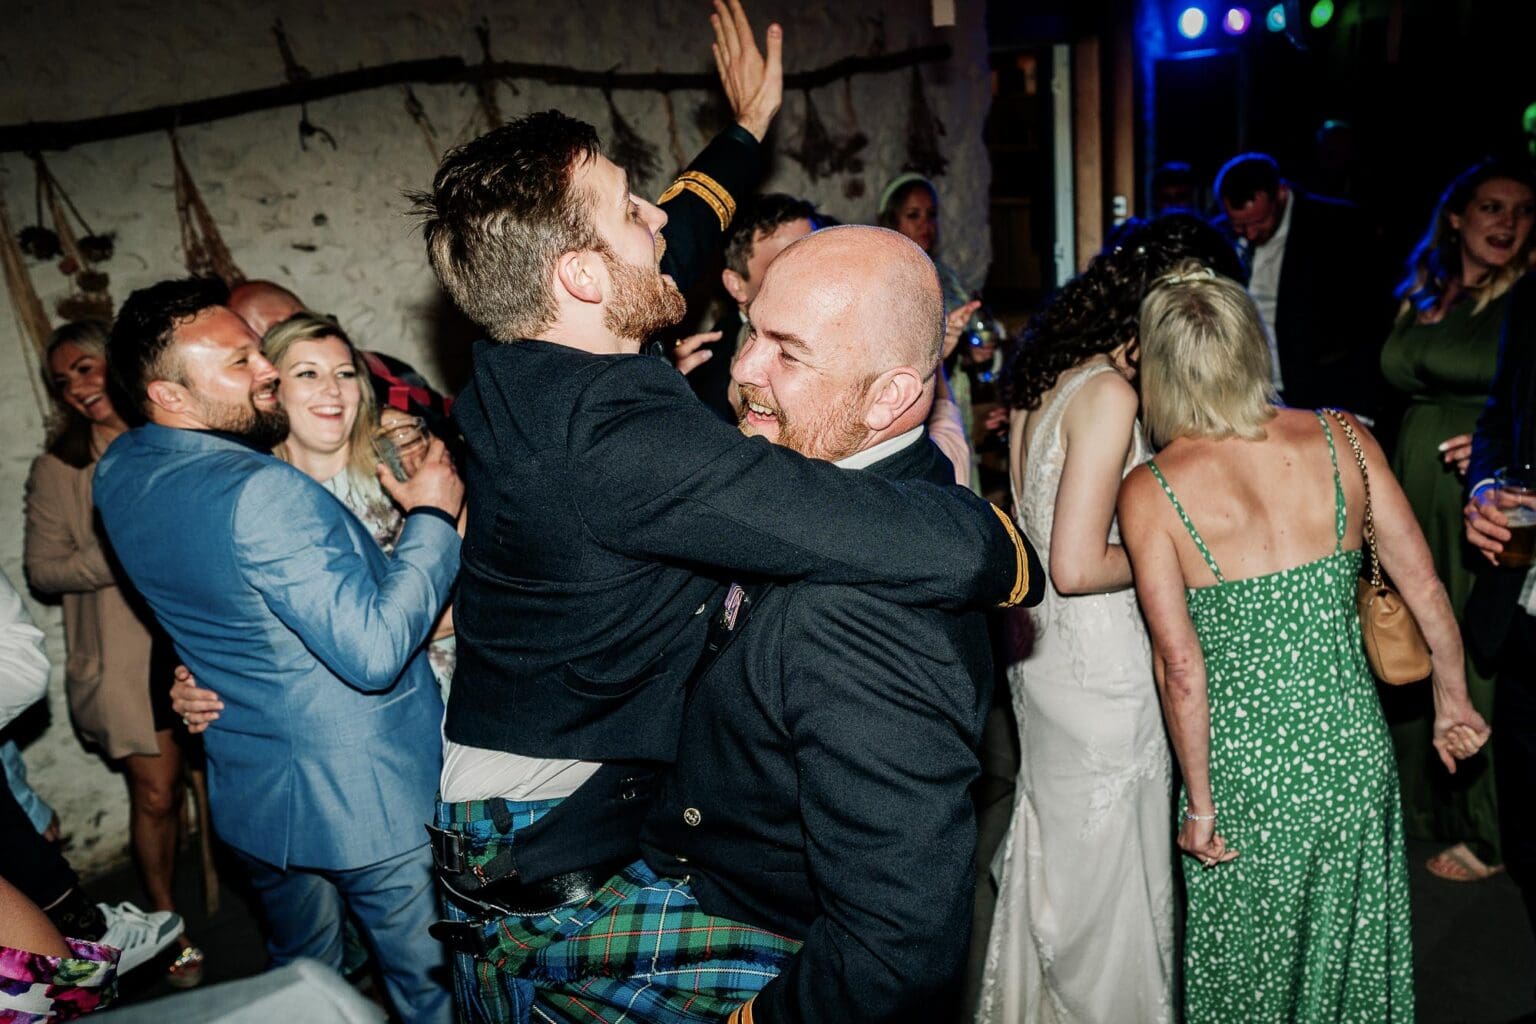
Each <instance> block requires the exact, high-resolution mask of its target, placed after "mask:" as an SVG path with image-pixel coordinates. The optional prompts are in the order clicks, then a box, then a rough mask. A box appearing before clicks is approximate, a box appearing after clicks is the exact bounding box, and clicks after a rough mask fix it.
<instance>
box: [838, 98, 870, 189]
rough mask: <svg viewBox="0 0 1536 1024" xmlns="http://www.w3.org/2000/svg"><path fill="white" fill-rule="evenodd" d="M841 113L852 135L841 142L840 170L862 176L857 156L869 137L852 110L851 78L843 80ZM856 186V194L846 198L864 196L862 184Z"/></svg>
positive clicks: (862, 166) (862, 162) (867, 142)
mask: <svg viewBox="0 0 1536 1024" xmlns="http://www.w3.org/2000/svg"><path fill="white" fill-rule="evenodd" d="M843 113H844V115H845V116H846V117H847V118H848V125H849V127H850V128H852V129H853V134H851V135H849V136H848V137H847V138H846V139H844V140H843V167H842V169H843V171H845V172H846V173H848V174H863V173H864V161H863V160H862V159H860V158H859V155H858V154H859V153H860V152H861V151H862V150H863V149H864V147H865V146H867V145H869V136H867V135H865V134H864V130H863V129H862V128H860V127H859V114H858V111H856V110H854V109H853V79H852V78H845V79H843ZM854 184H855V183H854V182H849V183H848V187H849V188H852V187H853V186H854ZM857 184H858V194H857V195H850V196H849V197H848V198H850V199H856V198H858V196H861V195H863V194H864V183H863V182H858V183H857Z"/></svg>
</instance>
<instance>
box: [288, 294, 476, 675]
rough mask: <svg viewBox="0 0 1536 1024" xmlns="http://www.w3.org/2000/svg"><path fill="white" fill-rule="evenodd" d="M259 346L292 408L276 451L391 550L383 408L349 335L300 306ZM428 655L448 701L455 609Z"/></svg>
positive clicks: (394, 513)
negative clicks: (380, 471)
mask: <svg viewBox="0 0 1536 1024" xmlns="http://www.w3.org/2000/svg"><path fill="white" fill-rule="evenodd" d="M261 348H262V354H263V355H265V356H266V357H267V359H268V360H270V361H271V362H272V364H273V365H274V366H276V367H277V372H278V388H277V393H278V398H279V399H280V400H281V403H282V406H283V409H284V411H285V412H286V413H287V414H288V438H287V440H285V441H283V442H282V443H281V444H279V445H277V447H275V448H274V449H273V450H272V454H274V455H276V456H277V457H278V458H280V459H282V460H283V461H284V462H288V463H291V464H292V465H293V466H294V468H295V469H298V470H300V471H301V472H303V473H304V475H306V476H308V477H310V478H311V479H312V480H314V481H315V482H317V483H319V484H320V486H322V487H324V488H325V489H326V490H328V491H330V492H331V493H332V494H334V495H335V496H336V497H337V498H338V499H339V500H340V501H341V503H342V504H343V505H345V506H347V508H348V510H350V511H351V512H352V514H353V515H355V516H357V518H358V519H359V520H361V521H362V523H363V525H364V526H366V527H368V530H369V532H370V533H372V534H373V538H374V540H376V541H378V543H379V546H380V547H381V548H383V549H384V552H385V554H389V553H391V552H392V551H393V550H394V546H395V540H396V539H397V538H398V537H399V535H400V529H401V527H402V525H403V524H404V518H403V516H402V515H401V512H400V510H399V509H398V508H397V507H396V506H395V505H394V504H393V503H392V502H391V501H390V500H389V497H388V496H387V495H386V494H385V493H384V489H383V487H382V486H381V485H380V484H379V481H378V477H377V475H376V473H375V467H376V466H377V465H378V462H379V456H378V453H377V452H376V450H375V448H374V438H375V436H376V435H377V434H378V432H379V426H380V424H379V411H378V407H377V404H376V399H375V397H374V393H373V388H372V387H371V386H368V385H367V384H366V382H365V381H364V379H363V377H362V373H363V363H362V360H361V359H360V357H359V356H358V354H357V350H356V349H355V348H354V347H353V345H352V341H351V339H350V338H348V337H347V335H346V333H345V332H344V331H343V330H342V329H341V325H340V324H338V323H337V322H336V321H335V320H333V319H331V318H330V317H328V316H320V315H318V314H315V313H310V312H299V313H295V314H294V315H293V316H291V317H289V318H288V319H286V320H284V321H282V322H281V323H278V324H275V325H273V326H272V327H271V328H269V329H268V330H267V333H266V334H265V335H263V337H262V339H261ZM427 655H428V660H429V661H430V662H431V665H432V674H433V675H434V676H435V677H436V678H437V682H438V686H439V689H440V690H441V691H442V696H443V699H444V701H446V700H447V699H448V683H449V681H450V680H451V679H452V678H453V665H454V660H455V654H454V640H453V617H452V614H451V612H445V613H444V616H443V619H442V620H441V621H440V622H439V624H438V627H437V629H436V631H435V632H434V633H433V642H432V644H431V645H430V646H429V647H428V649H427Z"/></svg>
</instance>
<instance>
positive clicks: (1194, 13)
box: [1179, 0, 1326, 39]
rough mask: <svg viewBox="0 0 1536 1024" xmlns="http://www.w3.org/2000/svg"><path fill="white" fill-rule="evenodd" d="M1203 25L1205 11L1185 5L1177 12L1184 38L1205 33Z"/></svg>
mask: <svg viewBox="0 0 1536 1024" xmlns="http://www.w3.org/2000/svg"><path fill="white" fill-rule="evenodd" d="M1325 2H1326V0H1325ZM1205 26H1206V18H1205V12H1204V11H1202V10H1201V9H1200V8H1198V7H1186V8H1184V10H1183V11H1182V12H1181V13H1180V14H1179V35H1181V36H1183V37H1184V38H1185V39H1199V38H1200V37H1201V36H1203V35H1204V34H1205Z"/></svg>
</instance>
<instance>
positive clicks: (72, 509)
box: [25, 320, 202, 985]
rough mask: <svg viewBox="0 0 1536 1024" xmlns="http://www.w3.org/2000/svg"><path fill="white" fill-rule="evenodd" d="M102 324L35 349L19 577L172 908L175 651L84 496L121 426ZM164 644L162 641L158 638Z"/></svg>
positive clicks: (160, 895) (149, 869)
mask: <svg viewBox="0 0 1536 1024" xmlns="http://www.w3.org/2000/svg"><path fill="white" fill-rule="evenodd" d="M106 339H107V325H106V324H105V323H102V322H100V321H96V320H80V321H75V322H73V323H69V324H65V325H64V326H63V327H60V328H59V329H58V330H57V331H55V332H54V334H53V337H52V338H51V339H50V340H49V343H48V348H47V351H46V353H45V368H44V369H45V373H44V379H45V380H46V382H47V384H48V388H49V391H50V392H51V393H52V395H53V398H54V403H55V415H54V419H53V424H52V429H51V430H50V433H49V440H48V445H47V450H46V451H45V452H44V453H43V454H42V455H40V456H38V457H37V459H36V461H34V462H33V463H32V474H31V477H30V478H29V479H28V481H27V499H26V538H25V559H26V569H27V579H28V581H29V582H30V583H31V585H32V586H33V587H34V588H35V589H37V590H39V591H42V592H43V593H47V594H57V595H59V596H60V599H61V603H62V604H63V606H64V645H65V650H66V652H67V660H66V661H65V664H64V691H65V694H66V695H67V696H68V698H69V707H70V714H71V717H72V718H73V719H74V722H75V725H76V727H77V728H78V729H79V731H80V735H81V736H82V737H84V738H85V740H86V741H87V742H88V743H90V744H91V745H92V746H94V747H97V748H98V749H99V750H100V751H101V753H102V754H103V755H104V756H105V757H106V758H107V759H108V760H110V761H113V762H114V763H116V764H118V765H120V766H121V767H122V769H123V774H124V775H125V776H126V778H127V782H128V801H129V821H130V830H131V833H132V837H133V852H134V859H135V861H136V862H137V864H138V867H139V870H140V873H141V875H142V877H143V880H144V888H145V891H146V894H147V895H148V897H149V899H148V905H149V907H150V909H152V910H157V911H158V910H174V909H175V905H174V902H173V899H172V895H171V880H172V873H173V869H174V864H175V850H176V822H177V818H178V812H179V809H180V806H181V797H182V781H181V751H180V748H179V747H177V745H176V741H175V739H174V736H173V733H172V727H173V726H174V725H175V723H176V719H175V716H174V715H173V714H172V713H171V711H170V708H169V705H168V703H167V697H166V694H167V691H168V689H169V688H170V683H171V679H170V676H171V669H172V666H173V661H172V658H173V655H171V653H170V647H169V641H166V640H165V639H164V637H163V636H162V637H159V638H158V640H159V643H157V642H156V640H155V639H152V637H151V632H150V628H149V626H148V625H147V623H146V622H145V620H143V619H141V618H140V616H139V614H138V613H137V612H136V611H135V604H136V601H135V600H133V599H131V598H130V597H129V590H130V588H127V587H125V586H123V585H122V584H123V583H124V582H125V581H123V580H120V579H119V578H118V576H117V572H118V571H120V570H118V569H117V568H116V563H115V562H114V561H113V560H112V559H111V558H110V556H109V553H108V545H107V543H106V540H105V538H104V537H103V536H102V535H101V534H100V533H99V532H98V530H99V526H98V522H97V520H96V517H95V514H94V511H95V510H94V508H93V506H92V504H91V474H92V473H93V472H94V470H95V468H96V460H97V459H99V458H100V457H101V455H102V453H103V452H105V451H106V449H107V445H109V444H110V443H111V442H112V441H113V439H115V438H116V437H117V436H118V435H119V434H121V433H123V431H124V430H126V429H127V427H126V424H125V423H124V421H123V418H122V417H121V416H120V415H119V414H118V411H117V409H116V408H115V407H114V406H113V404H112V399H111V397H110V395H109V394H108V391H107V381H106V366H107V362H106V348H105V346H106ZM161 645H163V646H161ZM182 945H183V948H184V950H187V952H186V953H184V954H183V956H181V957H178V958H177V960H176V963H175V964H174V965H173V966H172V967H171V969H170V971H169V980H170V981H171V983H172V984H177V985H188V984H196V983H197V981H198V980H199V979H200V977H201V973H200V972H201V956H202V955H201V953H197V952H196V951H195V949H193V948H192V947H191V946H190V944H189V943H188V942H187V941H186V938H185V936H183V937H182Z"/></svg>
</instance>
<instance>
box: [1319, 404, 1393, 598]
mask: <svg viewBox="0 0 1536 1024" xmlns="http://www.w3.org/2000/svg"><path fill="white" fill-rule="evenodd" d="M1328 415H1330V416H1332V417H1333V418H1334V419H1336V420H1338V421H1339V426H1340V427H1342V428H1343V429H1344V437H1345V439H1346V440H1348V441H1349V447H1350V449H1351V450H1352V451H1353V452H1354V453H1355V463H1356V464H1357V465H1358V466H1359V467H1360V479H1361V480H1362V481H1364V483H1365V524H1364V526H1363V527H1362V528H1361V531H1360V532H1361V533H1362V534H1363V535H1364V536H1365V546H1366V549H1367V550H1368V551H1369V552H1370V555H1371V586H1373V587H1379V586H1381V560H1380V559H1378V558H1377V557H1376V520H1375V519H1374V518H1373V517H1372V516H1371V474H1370V473H1368V472H1366V469H1365V451H1364V450H1363V449H1361V447H1360V438H1358V437H1356V436H1355V428H1354V427H1352V426H1350V425H1349V420H1347V419H1345V418H1344V414H1343V413H1342V412H1340V411H1339V410H1337V409H1329V410H1328Z"/></svg>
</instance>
